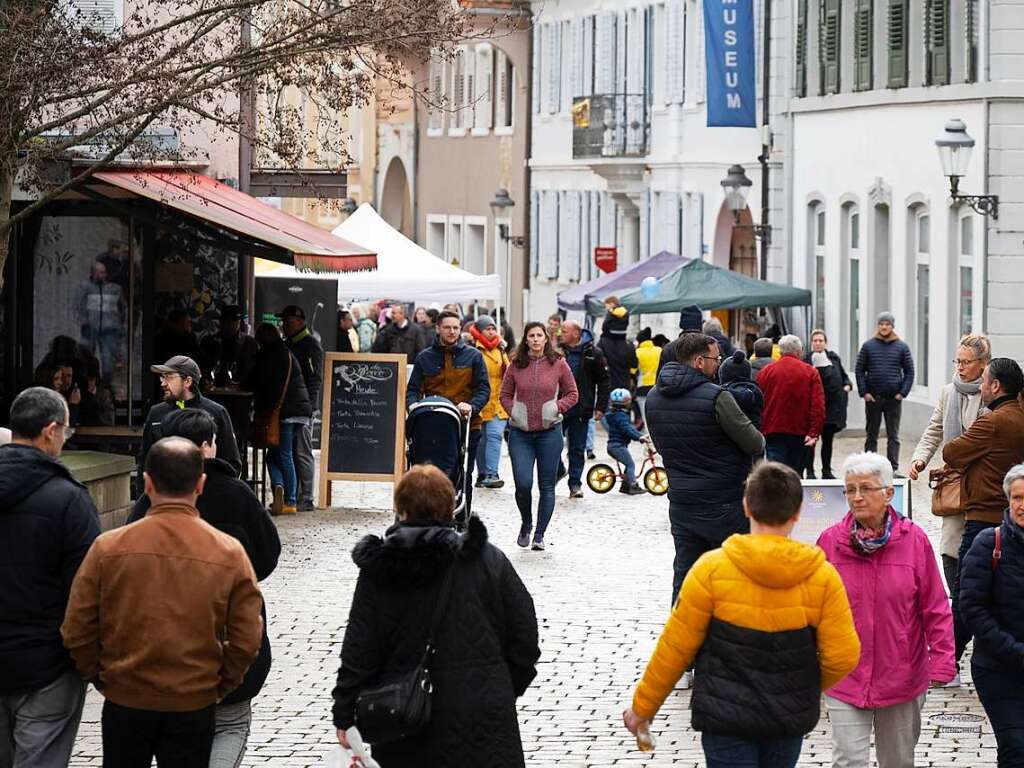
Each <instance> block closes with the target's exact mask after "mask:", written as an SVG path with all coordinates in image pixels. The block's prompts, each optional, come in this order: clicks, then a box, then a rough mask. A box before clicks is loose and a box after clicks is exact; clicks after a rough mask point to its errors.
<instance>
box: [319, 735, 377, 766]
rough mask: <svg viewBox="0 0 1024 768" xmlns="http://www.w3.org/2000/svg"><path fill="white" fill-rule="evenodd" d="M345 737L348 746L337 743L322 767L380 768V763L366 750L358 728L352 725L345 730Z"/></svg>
mask: <svg viewBox="0 0 1024 768" xmlns="http://www.w3.org/2000/svg"><path fill="white" fill-rule="evenodd" d="M345 738H347V739H348V744H349V747H350V748H349V749H345V748H344V747H343V746H341V745H340V744H339V745H338V748H337V749H336V750H334V751H333V752H331V754H330V756H329V757H328V758H327V763H326V765H325V766H324V768H380V763H378V762H377V761H376V760H374V759H373V758H372V757H370V753H369V752H367V750H366V745H365V744H363V737H362V736H360V735H359V729H358V728H356V727H355V726H354V725H353V726H352V727H351V728H349V729H348V730H347V731H345Z"/></svg>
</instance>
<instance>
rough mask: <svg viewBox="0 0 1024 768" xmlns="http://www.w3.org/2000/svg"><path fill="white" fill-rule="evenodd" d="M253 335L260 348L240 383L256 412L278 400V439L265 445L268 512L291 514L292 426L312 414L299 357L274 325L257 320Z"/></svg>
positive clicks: (294, 490)
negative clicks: (271, 490) (269, 495)
mask: <svg viewBox="0 0 1024 768" xmlns="http://www.w3.org/2000/svg"><path fill="white" fill-rule="evenodd" d="M255 335H256V342H257V343H258V344H259V345H260V351H259V352H257V353H256V357H255V358H254V360H255V362H254V364H253V368H252V373H251V374H250V375H249V378H248V380H247V381H245V382H243V383H242V386H244V387H245V388H246V389H248V390H250V391H251V392H252V393H253V394H252V405H253V411H254V412H255V413H257V414H260V413H270V412H271V411H273V410H274V409H275V408H277V405H278V403H280V404H281V413H280V417H279V421H280V428H281V439H280V441H279V443H278V445H276V446H272V447H270V448H268V449H267V472H268V473H269V474H270V482H271V485H273V488H274V502H273V504H272V505H271V512H272V513H273V514H275V515H281V514H285V515H291V514H295V511H296V507H295V501H296V497H297V495H298V480H297V477H296V474H295V456H294V453H293V447H292V445H293V443H294V441H295V432H296V430H298V429H299V427H300V426H301V425H303V424H308V423H309V420H310V419H312V418H313V407H312V405H311V404H310V402H309V392H308V391H307V390H306V382H305V380H304V379H303V378H302V369H301V368H300V367H299V361H298V360H296V359H295V355H293V354H292V352H291V350H289V349H288V347H287V345H286V344H285V343H284V339H282V338H281V333H280V332H279V331H278V330H277V327H276V326H273V325H271V324H270V323H260V324H259V325H258V326H256V334H255ZM282 396H283V399H282Z"/></svg>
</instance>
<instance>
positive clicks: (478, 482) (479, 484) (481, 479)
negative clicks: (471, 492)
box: [473, 475, 487, 488]
mask: <svg viewBox="0 0 1024 768" xmlns="http://www.w3.org/2000/svg"><path fill="white" fill-rule="evenodd" d="M486 479H487V478H486V477H481V476H479V475H478V476H477V478H476V482H475V483H473V487H474V488H483V487H484V481H485V480H486Z"/></svg>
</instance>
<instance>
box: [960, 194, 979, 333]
mask: <svg viewBox="0 0 1024 768" xmlns="http://www.w3.org/2000/svg"><path fill="white" fill-rule="evenodd" d="M974 220H975V217H974V216H973V215H972V214H971V213H970V212H967V213H964V214H961V216H960V219H959V222H958V223H959V226H958V227H957V240H958V246H959V249H958V254H959V259H958V263H959V267H960V269H959V281H958V285H959V289H960V292H959V302H958V303H959V309H960V311H959V326H958V328H959V331H960V335H961V336H964V335H966V334H968V333H973V332H974V329H975V327H976V325H977V324H976V322H975V319H974V306H975V305H974Z"/></svg>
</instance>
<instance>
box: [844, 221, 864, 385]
mask: <svg viewBox="0 0 1024 768" xmlns="http://www.w3.org/2000/svg"><path fill="white" fill-rule="evenodd" d="M843 214H844V216H845V222H844V223H845V226H844V228H843V230H844V231H843V249H844V251H845V253H846V263H847V272H846V277H847V281H846V318H845V319H846V324H847V326H846V327H847V338H848V339H849V342H850V343H849V349H848V352H849V355H850V356H849V358H848V359H849V360H850V361H851V365H852V361H854V360H856V359H857V352H858V351H859V350H860V330H861V329H860V316H861V294H860V278H861V272H862V268H861V264H862V261H861V256H862V254H861V245H860V243H861V231H860V209H859V208H857V206H856V205H854V204H849V205H847V206H846V207H845V208H844V209H843Z"/></svg>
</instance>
